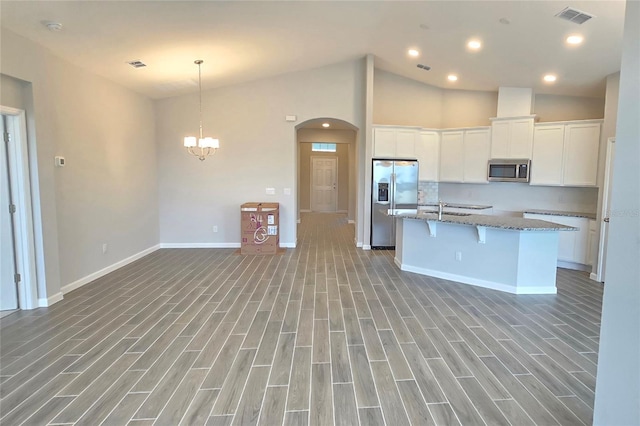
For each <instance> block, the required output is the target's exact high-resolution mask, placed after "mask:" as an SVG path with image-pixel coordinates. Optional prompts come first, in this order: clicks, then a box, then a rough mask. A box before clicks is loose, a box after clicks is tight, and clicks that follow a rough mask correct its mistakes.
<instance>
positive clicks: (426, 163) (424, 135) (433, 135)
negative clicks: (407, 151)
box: [415, 130, 440, 182]
mask: <svg viewBox="0 0 640 426" xmlns="http://www.w3.org/2000/svg"><path fill="white" fill-rule="evenodd" d="M415 154H416V158H417V159H418V163H419V168H420V172H419V173H420V180H421V181H429V182H437V181H438V171H439V165H440V133H439V132H434V131H426V130H424V131H421V132H420V133H419V134H418V139H417V140H416V144H415Z"/></svg>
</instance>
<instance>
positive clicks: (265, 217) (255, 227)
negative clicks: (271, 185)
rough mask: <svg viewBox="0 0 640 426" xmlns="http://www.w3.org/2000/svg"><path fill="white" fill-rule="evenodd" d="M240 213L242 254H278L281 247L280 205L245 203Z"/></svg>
mask: <svg viewBox="0 0 640 426" xmlns="http://www.w3.org/2000/svg"><path fill="white" fill-rule="evenodd" d="M240 213H241V215H242V219H241V220H240V228H241V229H240V232H241V235H240V241H241V244H240V253H242V254H276V253H277V251H278V247H279V245H280V231H279V229H278V228H279V226H280V218H279V216H280V204H279V203H244V204H243V205H242V206H240Z"/></svg>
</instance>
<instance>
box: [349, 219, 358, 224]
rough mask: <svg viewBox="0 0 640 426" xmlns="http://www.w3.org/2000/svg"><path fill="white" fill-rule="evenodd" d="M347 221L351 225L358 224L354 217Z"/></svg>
mask: <svg viewBox="0 0 640 426" xmlns="http://www.w3.org/2000/svg"><path fill="white" fill-rule="evenodd" d="M347 223H348V224H349V225H355V224H356V221H355V220H353V219H349V220H348V221H347Z"/></svg>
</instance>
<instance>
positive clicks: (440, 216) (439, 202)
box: [438, 200, 446, 220]
mask: <svg viewBox="0 0 640 426" xmlns="http://www.w3.org/2000/svg"><path fill="white" fill-rule="evenodd" d="M444 206H446V204H445V203H443V202H442V200H440V201H438V220H442V210H443V209H444Z"/></svg>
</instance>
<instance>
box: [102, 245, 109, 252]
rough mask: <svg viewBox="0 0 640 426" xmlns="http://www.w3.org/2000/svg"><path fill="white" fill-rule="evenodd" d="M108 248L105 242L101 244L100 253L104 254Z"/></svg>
mask: <svg viewBox="0 0 640 426" xmlns="http://www.w3.org/2000/svg"><path fill="white" fill-rule="evenodd" d="M108 249H109V245H108V244H107V243H104V244H103V245H102V254H105V253H106V252H107V250H108Z"/></svg>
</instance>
